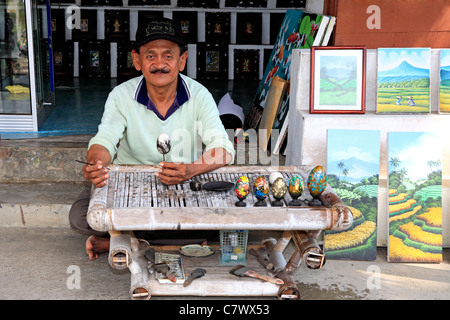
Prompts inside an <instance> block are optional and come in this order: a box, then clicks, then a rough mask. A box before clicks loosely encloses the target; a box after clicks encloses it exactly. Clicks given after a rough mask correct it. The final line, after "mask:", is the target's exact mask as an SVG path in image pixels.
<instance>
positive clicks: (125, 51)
mask: <svg viewBox="0 0 450 320" xmlns="http://www.w3.org/2000/svg"><path fill="white" fill-rule="evenodd" d="M134 48H135V42H134V41H124V42H118V43H117V78H119V79H121V80H128V79H131V78H134V77H138V76H140V75H142V72H141V71H137V70H136V68H135V67H134V65H133V60H132V57H131V52H132V51H133V50H134Z"/></svg>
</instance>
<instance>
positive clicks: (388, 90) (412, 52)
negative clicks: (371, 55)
mask: <svg viewBox="0 0 450 320" xmlns="http://www.w3.org/2000/svg"><path fill="white" fill-rule="evenodd" d="M430 60H431V49H430V48H380V49H378V83H377V113H391V114H405V113H408V114H423V113H429V112H430Z"/></svg>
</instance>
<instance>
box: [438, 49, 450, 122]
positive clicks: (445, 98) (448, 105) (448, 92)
mask: <svg viewBox="0 0 450 320" xmlns="http://www.w3.org/2000/svg"><path fill="white" fill-rule="evenodd" d="M440 61H441V68H440V76H441V82H440V91H439V92H440V98H439V102H440V103H439V113H450V49H441V59H440Z"/></svg>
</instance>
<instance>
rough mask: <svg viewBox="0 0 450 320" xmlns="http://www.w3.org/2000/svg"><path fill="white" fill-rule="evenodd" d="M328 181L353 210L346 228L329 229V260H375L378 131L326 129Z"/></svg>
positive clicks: (326, 249) (327, 240)
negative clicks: (340, 229) (343, 229)
mask: <svg viewBox="0 0 450 320" xmlns="http://www.w3.org/2000/svg"><path fill="white" fill-rule="evenodd" d="M327 135H328V136H327V177H328V184H329V185H330V186H331V187H332V188H333V190H334V191H335V192H336V193H337V194H338V195H339V197H340V198H341V199H342V201H343V202H344V203H345V205H346V206H348V207H349V208H350V210H351V211H352V213H353V225H352V226H351V227H350V228H348V229H347V230H345V231H342V232H335V231H326V232H325V241H324V251H325V253H326V257H327V258H330V259H349V260H375V259H376V256H377V212H378V175H379V162H380V132H379V131H378V130H331V129H330V130H328V131H327Z"/></svg>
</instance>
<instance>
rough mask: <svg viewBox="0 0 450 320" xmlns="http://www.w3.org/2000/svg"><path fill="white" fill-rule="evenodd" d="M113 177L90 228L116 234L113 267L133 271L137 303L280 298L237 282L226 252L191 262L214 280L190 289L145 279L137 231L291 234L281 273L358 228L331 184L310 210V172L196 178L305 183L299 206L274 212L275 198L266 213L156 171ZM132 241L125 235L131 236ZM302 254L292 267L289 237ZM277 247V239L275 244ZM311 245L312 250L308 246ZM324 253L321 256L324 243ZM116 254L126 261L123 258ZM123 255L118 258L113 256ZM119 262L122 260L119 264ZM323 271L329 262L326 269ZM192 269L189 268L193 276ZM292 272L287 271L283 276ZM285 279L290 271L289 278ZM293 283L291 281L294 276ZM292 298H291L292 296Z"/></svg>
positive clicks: (120, 171)
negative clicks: (325, 234)
mask: <svg viewBox="0 0 450 320" xmlns="http://www.w3.org/2000/svg"><path fill="white" fill-rule="evenodd" d="M110 169H111V170H110V178H109V179H108V184H107V186H106V187H103V188H93V189H92V193H91V202H90V205H89V210H88V223H89V224H90V226H91V227H92V228H93V229H95V230H98V231H109V232H110V233H111V249H110V259H109V260H110V264H111V265H112V266H113V267H116V268H129V269H130V271H131V273H132V286H131V287H132V288H131V290H130V295H131V297H132V298H133V297H134V298H136V297H138V295H137V294H136V292H137V291H136V288H138V287H140V289H142V290H144V291H147V292H148V294H147V295H146V294H143V295H142V296H143V297H145V298H149V297H150V296H151V295H200V296H203V295H241V296H247V295H251V296H264V295H278V296H279V297H281V296H282V294H280V286H279V285H274V284H271V283H267V282H264V281H262V280H258V279H253V278H238V277H236V276H233V275H230V274H229V272H228V270H229V269H230V268H231V267H229V266H228V267H227V266H220V264H219V263H218V262H219V258H218V257H219V256H220V252H216V253H215V254H214V255H212V256H211V257H209V258H203V259H202V260H199V258H194V259H191V258H187V257H184V258H183V261H185V263H186V266H187V267H193V266H195V265H196V264H198V261H201V264H202V266H204V267H205V268H208V269H209V272H208V273H207V276H205V277H204V278H201V279H197V280H195V281H194V282H193V283H192V284H191V285H190V286H189V287H186V288H185V287H183V286H182V285H180V284H160V283H159V282H158V281H157V280H154V279H152V275H149V274H147V273H146V271H147V270H146V263H147V261H146V260H145V259H144V258H143V251H144V250H143V249H142V243H140V242H139V241H137V240H136V239H134V235H133V233H132V232H131V231H136V230H250V231H251V230H277V231H284V233H283V239H280V240H279V241H278V243H276V245H275V247H276V248H272V249H274V250H272V251H271V258H274V259H275V260H279V261H277V262H276V263H277V264H278V267H279V269H278V271H279V270H280V265H281V268H284V267H286V268H288V269H290V272H292V271H293V270H295V269H296V266H298V265H299V263H300V261H299V259H301V258H302V257H303V259H305V254H306V253H305V252H306V250H307V249H308V250H309V249H310V248H311V246H310V244H311V243H312V242H314V241H315V240H314V239H315V238H316V237H317V235H318V233H319V232H320V231H321V230H345V229H347V228H348V227H349V226H351V224H352V222H353V216H352V214H351V211H350V210H349V209H348V208H347V207H346V206H345V205H344V204H343V203H342V201H341V200H340V199H339V197H338V196H337V195H336V194H335V193H334V192H333V190H332V189H331V188H330V187H329V186H327V188H326V189H325V191H324V192H323V194H322V195H321V197H320V200H321V203H322V205H320V206H310V204H309V201H310V200H312V197H311V196H310V194H309V191H308V190H307V187H306V181H307V177H308V174H309V172H310V169H312V168H303V167H266V166H227V167H223V168H220V169H218V170H215V171H213V172H210V173H207V174H202V175H200V176H197V177H195V178H196V180H197V181H198V182H200V183H201V184H204V183H206V182H208V181H219V180H220V181H228V182H233V183H235V182H236V181H237V180H238V179H239V177H240V176H242V175H245V176H247V177H248V179H249V181H250V183H251V185H252V184H253V181H255V180H256V178H257V177H258V176H263V177H265V178H266V179H267V180H269V175H270V173H272V172H276V171H278V172H280V173H282V175H283V177H284V178H285V181H286V182H287V181H288V180H289V179H290V177H291V176H292V175H294V174H299V175H300V176H302V178H303V180H304V181H305V191H304V192H303V194H302V196H301V198H300V199H301V200H302V205H301V206H300V207H289V206H288V203H289V201H290V200H291V197H290V195H289V193H287V194H286V196H285V198H284V200H283V206H282V207H272V206H271V202H272V201H273V200H274V199H273V197H272V195H271V194H270V195H269V196H268V197H267V198H266V207H255V206H254V203H255V202H256V201H257V199H256V198H255V197H254V195H253V193H250V194H249V195H248V197H247V198H246V199H245V202H246V207H236V206H235V202H236V201H237V200H238V199H237V198H236V196H235V194H234V189H233V188H232V189H231V190H228V191H205V190H200V191H192V190H191V188H190V186H189V181H186V182H184V183H183V184H180V185H175V186H167V185H164V184H162V183H160V182H159V181H158V179H156V177H155V175H154V173H155V172H157V171H158V168H157V167H155V166H119V165H111V166H110ZM124 235H125V236H124ZM291 238H292V239H293V240H294V242H295V244H296V246H297V251H296V252H295V253H294V255H293V256H292V258H291V259H290V261H289V263H286V261H285V260H284V258H282V257H281V258H280V256H282V252H283V250H284V248H285V247H286V245H287V243H288V242H289V240H290V239H291ZM275 242H277V241H275ZM305 243H306V244H307V245H306V246H305ZM315 247H317V250H320V249H319V248H318V246H317V245H315ZM117 253H119V254H120V256H124V257H125V258H123V257H121V258H117V257H118V256H117ZM114 257H116V258H114ZM247 257H248V258H247V260H246V262H247V263H249V264H250V265H251V266H252V268H255V269H257V270H258V271H260V272H266V271H267V270H265V269H264V268H262V267H261V266H260V265H259V263H258V261H257V260H256V258H254V257H252V256H251V257H249V255H248V254H247ZM114 259H116V260H117V261H121V262H120V263H118V264H115V263H114V261H113V260H114ZM321 265H322V263H321ZM190 271H192V270H186V272H190ZM284 271H286V270H284ZM284 276H285V277H286V272H284ZM286 279H287V282H289V276H288V275H287V278H286ZM285 296H289V294H285Z"/></svg>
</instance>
